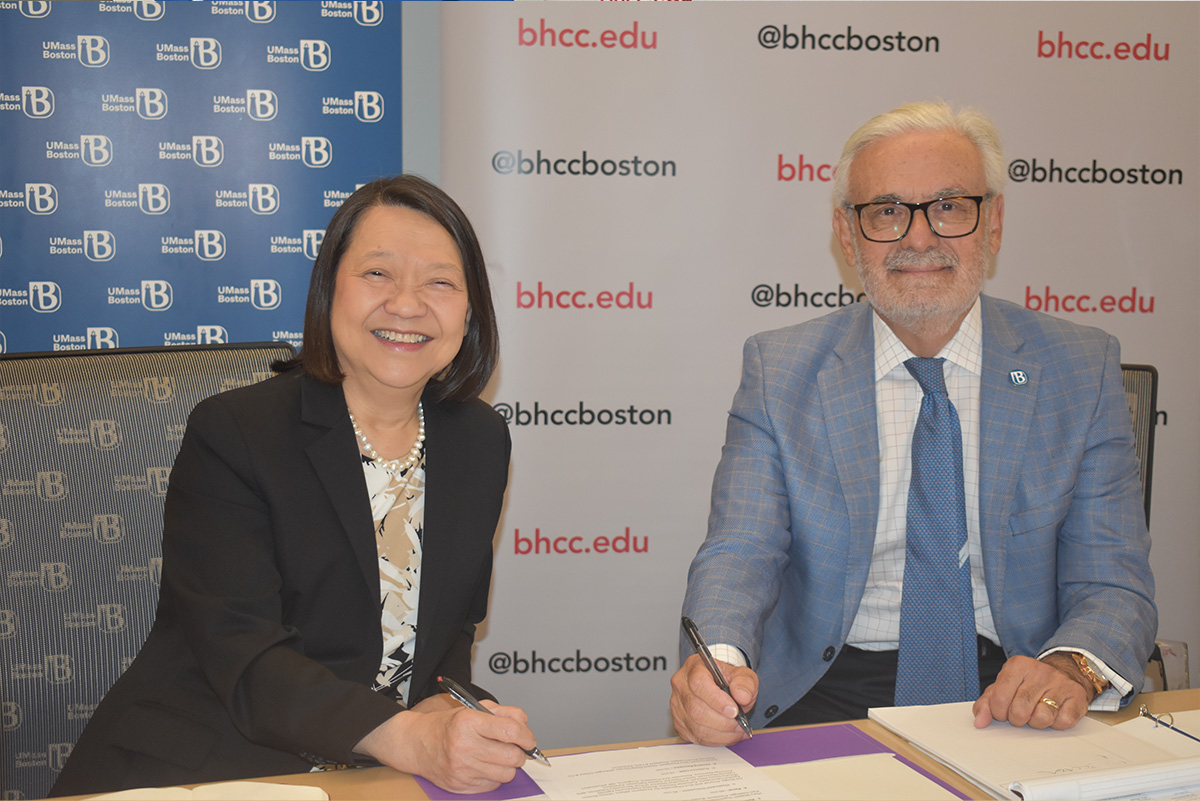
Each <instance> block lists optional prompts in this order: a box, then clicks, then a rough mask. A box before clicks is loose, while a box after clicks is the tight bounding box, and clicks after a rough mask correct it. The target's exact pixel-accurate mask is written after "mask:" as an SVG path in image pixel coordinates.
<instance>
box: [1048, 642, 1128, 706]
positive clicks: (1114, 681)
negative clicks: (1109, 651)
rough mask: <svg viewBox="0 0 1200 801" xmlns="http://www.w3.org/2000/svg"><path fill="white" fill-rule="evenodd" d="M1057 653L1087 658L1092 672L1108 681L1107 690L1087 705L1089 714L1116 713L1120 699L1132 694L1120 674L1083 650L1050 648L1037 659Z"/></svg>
mask: <svg viewBox="0 0 1200 801" xmlns="http://www.w3.org/2000/svg"><path fill="white" fill-rule="evenodd" d="M1058 651H1062V652H1064V653H1072V652H1073V653H1077V654H1083V655H1084V656H1085V657H1087V661H1088V664H1089V665H1091V666H1092V670H1094V671H1096V674H1097V675H1099V676H1100V678H1102V679H1108V689H1107V690H1105V691H1104V692H1102V693H1100V694H1099V695H1097V696H1096V697H1095V698H1093V699H1092V703H1091V704H1089V705H1088V711H1089V712H1116V711H1117V710H1118V709H1120V708H1121V699H1122V698H1124V697H1125V696H1126V695H1129V693H1131V692H1133V685H1132V684H1130V683H1129V682H1128V681H1126V680H1125V679H1124V678H1122V677H1121V674H1119V673H1117V672H1116V671H1114V670H1113V669H1112V668H1110V667H1109V666H1108V665H1106V664H1105V663H1104V660H1103V659H1100V658H1099V657H1098V656H1096V655H1095V654H1093V653H1092V652H1091V651H1088V650H1087V649H1085V648H1051V649H1049V650H1048V651H1045V652H1044V653H1042V654H1039V655H1038V659H1041V658H1042V657H1044V656H1049V655H1050V654H1053V653H1056V652H1058Z"/></svg>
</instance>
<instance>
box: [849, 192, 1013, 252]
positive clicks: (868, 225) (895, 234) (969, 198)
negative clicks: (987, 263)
mask: <svg viewBox="0 0 1200 801" xmlns="http://www.w3.org/2000/svg"><path fill="white" fill-rule="evenodd" d="M990 197H991V195H964V196H961V197H939V198H936V199H935V200H926V201H925V202H924V203H902V202H900V201H895V202H892V201H888V202H885V203H855V204H854V205H852V206H850V208H852V209H854V211H855V212H857V213H858V225H859V227H860V228H861V229H862V233H863V236H864V237H866V238H867V239H868V240H869V241H871V242H899V241H900V240H901V239H903V238H904V237H906V236H908V229H909V228H910V227H911V226H912V221H913V218H914V217H915V216H916V214H917V212H918V211H922V212H924V213H925V221H926V222H928V223H929V230H931V231H933V232H934V233H935V234H937V235H938V236H940V237H942V238H943V239H954V238H956V237H960V236H967V235H968V234H973V233H975V229H976V228H978V227H979V208H980V206H982V205H983V201H985V200H987V199H988V198H990Z"/></svg>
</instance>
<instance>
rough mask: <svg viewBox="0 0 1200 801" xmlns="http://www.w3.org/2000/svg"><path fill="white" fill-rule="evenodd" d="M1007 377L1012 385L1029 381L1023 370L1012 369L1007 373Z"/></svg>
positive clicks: (1020, 384)
mask: <svg viewBox="0 0 1200 801" xmlns="http://www.w3.org/2000/svg"><path fill="white" fill-rule="evenodd" d="M1008 379H1009V380H1010V381H1012V382H1013V385H1014V386H1018V387H1020V386H1024V385H1025V384H1026V383H1027V382H1028V381H1029V376H1028V375H1026V374H1025V371H1024V370H1013V371H1012V372H1010V373H1009V374H1008Z"/></svg>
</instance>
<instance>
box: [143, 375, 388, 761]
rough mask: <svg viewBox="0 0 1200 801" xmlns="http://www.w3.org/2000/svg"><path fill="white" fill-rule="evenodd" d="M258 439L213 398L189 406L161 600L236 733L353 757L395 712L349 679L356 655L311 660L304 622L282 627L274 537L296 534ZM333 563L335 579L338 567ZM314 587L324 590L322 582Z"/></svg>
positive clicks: (295, 749)
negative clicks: (270, 488)
mask: <svg viewBox="0 0 1200 801" xmlns="http://www.w3.org/2000/svg"><path fill="white" fill-rule="evenodd" d="M261 438H262V437H261V434H259V435H257V436H256V437H254V438H252V437H248V436H247V432H246V431H244V430H243V427H242V426H241V425H239V420H238V419H237V416H236V415H235V414H234V412H233V411H232V410H231V409H230V408H229V407H228V406H227V405H225V404H224V403H222V402H221V401H220V399H219V396H218V398H216V399H210V400H209V401H206V402H204V403H202V404H200V405H199V406H198V407H197V408H196V410H195V411H194V412H193V414H192V417H191V419H190V421H189V425H188V429H187V432H186V434H185V437H184V441H183V444H182V446H181V450H180V453H179V456H178V458H177V460H176V462H175V466H174V468H173V470H172V473H171V482H170V489H169V492H168V497H167V500H166V508H165V533H164V541H163V564H164V569H163V596H164V601H163V603H164V604H166V605H168V606H170V607H172V609H171V611H172V612H173V613H174V614H173V617H174V619H175V620H176V622H177V623H178V625H180V626H181V627H182V628H183V630H184V636H185V638H186V640H187V642H188V644H189V646H190V649H191V651H192V654H193V655H194V658H195V660H196V662H197V663H198V665H199V668H200V670H201V672H202V673H203V674H204V676H205V677H206V679H207V680H208V683H209V684H210V685H211V688H212V691H213V692H214V693H215V694H216V695H217V697H218V698H219V700H220V703H221V704H222V705H223V707H224V709H225V711H226V712H227V713H228V715H229V717H230V719H231V720H232V722H233V725H234V726H235V727H236V729H237V730H238V731H239V732H240V733H241V734H242V736H244V737H246V738H247V739H249V740H250V741H252V742H254V743H257V744H260V745H264V746H267V747H270V748H275V749H279V750H282V751H286V752H289V753H294V754H299V755H301V756H304V757H306V758H314V759H316V760H318V761H320V760H330V761H338V762H346V763H353V761H354V759H355V755H354V754H353V752H352V749H353V746H354V745H355V744H356V743H357V742H358V741H359V740H360V739H361V738H362V737H363V736H364V735H365V734H367V733H368V732H369V731H371V730H372V729H373V728H375V727H376V726H378V725H379V724H380V723H382V722H383V721H385V720H386V719H388V718H389V717H391V716H392V715H394V714H396V712H397V711H398V708H397V706H396V704H395V703H394V702H393V701H391V700H390V699H388V698H386V697H384V696H381V695H379V694H377V693H375V692H373V691H372V690H371V689H370V688H369V687H368V686H366V685H365V684H363V683H362V682H360V681H354V680H351V679H348V678H347V677H346V676H347V674H348V673H350V672H353V668H352V667H351V666H350V665H349V664H346V663H350V662H354V661H355V660H360V661H361V659H362V658H363V656H362V655H361V654H354V653H348V654H343V655H342V657H341V661H342V662H343V664H339V659H338V658H336V657H335V656H333V655H332V654H327V655H324V656H323V658H322V661H318V660H317V658H315V657H314V656H313V655H311V654H310V653H309V652H308V651H309V646H308V644H307V643H306V632H305V631H303V630H302V629H301V626H300V625H299V624H297V623H296V622H295V621H293V622H291V623H285V610H284V604H285V602H284V589H285V588H284V581H285V580H284V576H283V575H282V573H281V571H280V569H279V566H278V564H277V560H278V558H279V554H280V553H281V552H282V551H283V550H284V549H285V548H286V547H287V544H286V543H284V542H281V539H282V538H285V537H288V536H291V535H295V536H297V537H300V536H301V535H302V534H303V532H288V531H280V530H279V528H278V521H277V520H273V519H272V513H271V508H270V506H269V504H268V501H267V494H268V493H267V490H266V488H265V487H264V480H269V481H276V480H278V479H277V477H276V478H267V477H266V475H265V474H266V473H267V472H272V473H273V472H277V470H271V471H268V470H265V469H264V467H263V457H262V456H261V454H260V453H256V448H255V447H253V446H252V445H251V442H252V441H254V442H258V440H259V439H261ZM258 447H259V448H261V444H260V445H259V446H258ZM269 466H271V467H274V468H277V467H278V465H273V464H271V465H269ZM364 503H365V500H364ZM301 505H303V502H301ZM293 519H294V516H293ZM314 525H315V524H314ZM312 558H313V559H320V558H321V554H318V553H315V552H314V553H313V555H312ZM335 567H337V566H331V567H330V575H331V576H332V577H340V576H344V575H345V574H346V571H345V568H344V566H341V567H342V570H341V572H340V573H339V572H337V570H336V569H335ZM351 567H353V569H354V570H357V567H356V566H353V565H352V566H351ZM312 591H313V592H314V593H326V594H329V588H328V587H320V586H314V587H313V588H312ZM343 591H345V590H343ZM331 597H336V596H331ZM335 612H336V610H330V613H331V614H333V613H335ZM347 625H354V623H353V622H348V623H347ZM376 625H378V623H377V621H376ZM376 636H377V637H378V634H377V635H376ZM367 653H368V654H369V653H370V651H369V650H368V651H367ZM368 658H369V657H368ZM375 661H376V665H375V666H376V667H377V666H378V657H376V660H375ZM335 668H337V672H335Z"/></svg>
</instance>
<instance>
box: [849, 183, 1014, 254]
mask: <svg viewBox="0 0 1200 801" xmlns="http://www.w3.org/2000/svg"><path fill="white" fill-rule="evenodd" d="M991 199H992V193H991V192H988V193H987V194H986V195H951V196H949V197H935V198H934V199H933V200H926V201H925V202H924V203H905V202H904V201H902V200H882V201H881V200H876V201H874V202H872V203H852V204H850V206H849V208H852V209H854V211H855V216H857V217H858V230H859V231H861V232H862V235H863V238H864V239H866V240H867V241H868V242H879V243H882V244H891V243H892V242H900V241H902V240H903V239H904V237H906V236H908V232H909V231H910V230H911V229H912V224H913V220H915V219H917V212H918V211H919V212H921V213H922V214H924V215H925V224H926V225H928V226H929V230H930V231H932V232H933V234H934V236H937V237H940V238H942V239H961V238H962V237H964V236H970V235H971V234H973V233H975V232H976V231H978V230H979V219H980V217H982V216H983V202H984V201H985V200H991ZM943 200H974V201H975V224H974V225H973V226H971V230H970V231H967V232H966V233H965V234H949V235H947V234H943V233H942V232H941V231H939V230H937V229H936V228H934V227H933V222H932V221H931V220H930V219H929V212H928V211H926V208H927V207H929V206H931V205H933V204H934V203H940V202H942V201H943ZM867 206H904V207H905V208H906V209H908V225H906V226H905V227H904V233H902V234H900V236H898V237H896V238H895V239H872V238H871V237H870V236H869V235H868V234H867V229H866V228H864V227H863V222H862V210H863V209H865V208H866V207H867Z"/></svg>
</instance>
